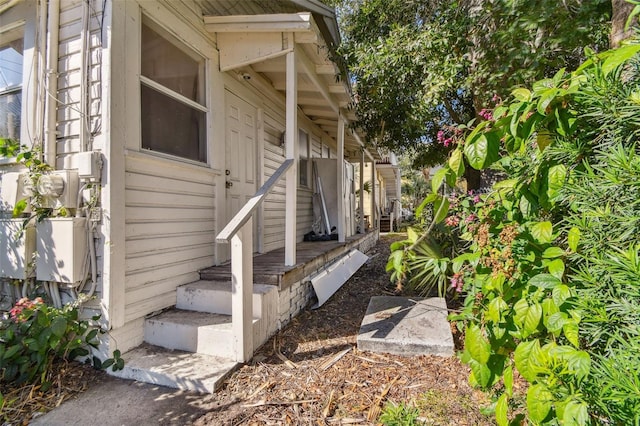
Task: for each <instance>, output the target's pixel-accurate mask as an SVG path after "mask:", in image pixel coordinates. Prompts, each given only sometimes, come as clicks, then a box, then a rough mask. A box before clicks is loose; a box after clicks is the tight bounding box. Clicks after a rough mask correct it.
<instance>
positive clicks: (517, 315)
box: [513, 299, 529, 326]
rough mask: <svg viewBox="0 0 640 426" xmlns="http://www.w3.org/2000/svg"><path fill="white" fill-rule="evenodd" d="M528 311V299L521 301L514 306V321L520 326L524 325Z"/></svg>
mask: <svg viewBox="0 0 640 426" xmlns="http://www.w3.org/2000/svg"><path fill="white" fill-rule="evenodd" d="M528 311H529V304H528V303H527V300H526V299H520V300H518V301H517V302H516V303H515V304H514V305H513V312H514V315H513V320H514V322H515V323H516V324H517V325H518V326H522V325H523V323H524V318H525V317H526V316H527V312H528Z"/></svg>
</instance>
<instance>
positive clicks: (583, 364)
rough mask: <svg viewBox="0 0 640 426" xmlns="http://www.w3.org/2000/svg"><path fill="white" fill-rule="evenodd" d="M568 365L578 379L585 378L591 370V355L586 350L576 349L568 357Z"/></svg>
mask: <svg viewBox="0 0 640 426" xmlns="http://www.w3.org/2000/svg"><path fill="white" fill-rule="evenodd" d="M566 360H567V366H568V367H569V369H570V370H571V371H573V373H574V374H575V375H576V377H578V379H584V378H585V377H587V375H588V374H589V370H591V357H589V354H588V353H587V352H585V351H574V352H573V353H572V354H571V355H569V356H567V357H566Z"/></svg>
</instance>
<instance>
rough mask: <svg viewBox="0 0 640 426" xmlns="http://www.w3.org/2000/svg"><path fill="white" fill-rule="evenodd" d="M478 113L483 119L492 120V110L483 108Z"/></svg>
mask: <svg viewBox="0 0 640 426" xmlns="http://www.w3.org/2000/svg"><path fill="white" fill-rule="evenodd" d="M478 115H479V116H480V117H482V118H484V119H485V120H493V112H491V110H490V109H486V108H483V109H482V110H480V112H479V113H478Z"/></svg>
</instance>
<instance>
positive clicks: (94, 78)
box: [55, 0, 103, 169]
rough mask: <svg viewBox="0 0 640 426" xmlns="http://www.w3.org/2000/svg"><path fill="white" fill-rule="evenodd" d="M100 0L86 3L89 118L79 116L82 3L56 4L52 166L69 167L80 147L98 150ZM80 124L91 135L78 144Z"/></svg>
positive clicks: (75, 0)
mask: <svg viewBox="0 0 640 426" xmlns="http://www.w3.org/2000/svg"><path fill="white" fill-rule="evenodd" d="M102 6H103V2H102V1H99V0H90V2H89V37H88V38H89V41H88V43H89V46H90V48H89V53H88V60H87V68H86V70H85V73H86V77H87V79H88V81H89V84H88V91H87V96H88V97H89V99H90V100H89V106H88V111H87V112H88V114H89V121H88V123H85V120H83V119H82V117H81V111H82V107H81V99H82V91H81V86H82V83H83V82H82V77H83V71H82V64H83V55H85V48H84V46H83V45H82V38H81V36H80V34H81V33H82V28H83V22H82V16H83V2H82V1H80V0H62V1H61V3H60V27H59V51H58V81H57V83H58V95H57V98H58V99H57V100H58V107H57V126H56V130H57V132H58V133H57V134H58V137H57V142H56V165H55V166H56V168H57V169H65V168H73V167H74V164H73V160H72V158H71V157H72V155H73V154H75V153H78V152H81V151H83V150H101V149H102V146H101V145H102V139H101V135H102V126H101V124H102V123H101V120H100V118H101V114H102V111H101V97H102V85H101V82H100V73H101V65H102V64H101V60H102V58H101V49H102V47H103V46H102V43H103V38H102V36H103V33H102V29H101V24H102V22H103V17H102V13H103V11H102ZM82 126H88V132H87V133H89V134H90V135H91V137H90V138H89V137H88V138H87V140H86V141H85V146H84V147H82V146H81V141H80V134H81V128H82Z"/></svg>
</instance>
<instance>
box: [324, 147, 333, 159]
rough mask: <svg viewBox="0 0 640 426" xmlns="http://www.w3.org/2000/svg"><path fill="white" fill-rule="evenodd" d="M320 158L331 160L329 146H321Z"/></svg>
mask: <svg viewBox="0 0 640 426" xmlns="http://www.w3.org/2000/svg"><path fill="white" fill-rule="evenodd" d="M322 158H331V148H329V145H322Z"/></svg>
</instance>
